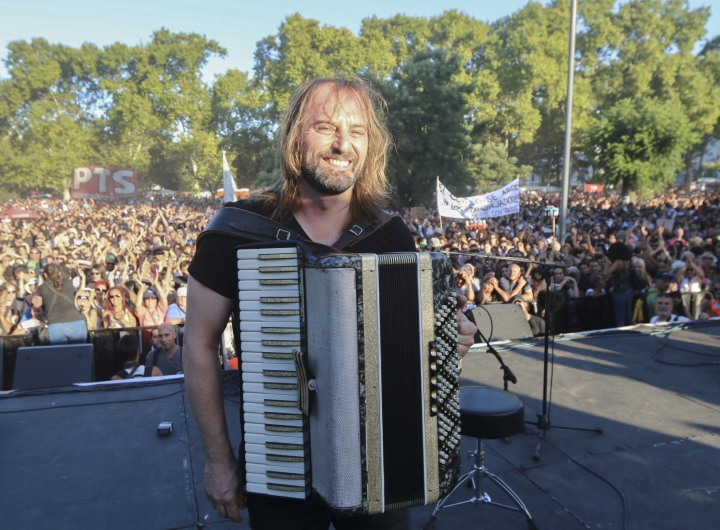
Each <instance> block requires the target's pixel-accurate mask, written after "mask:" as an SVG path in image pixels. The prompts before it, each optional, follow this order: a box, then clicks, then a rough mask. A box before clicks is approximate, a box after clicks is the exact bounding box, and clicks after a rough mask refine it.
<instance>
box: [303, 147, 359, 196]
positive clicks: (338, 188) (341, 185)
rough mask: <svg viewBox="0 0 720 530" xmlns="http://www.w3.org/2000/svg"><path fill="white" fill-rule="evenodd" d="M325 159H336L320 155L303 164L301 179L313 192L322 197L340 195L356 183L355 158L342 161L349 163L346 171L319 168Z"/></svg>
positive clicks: (350, 157)
mask: <svg viewBox="0 0 720 530" xmlns="http://www.w3.org/2000/svg"><path fill="white" fill-rule="evenodd" d="M325 157H337V155H335V154H332V153H321V154H318V155H316V156H315V157H314V158H313V159H312V160H311V161H310V162H309V163H308V164H303V166H302V168H301V174H302V178H303V179H304V180H305V182H307V183H308V185H309V186H310V187H311V188H313V189H314V190H315V191H317V192H319V193H322V194H323V195H331V196H332V195H340V194H341V193H343V192H345V191H347V190H349V189H350V188H351V187H352V186H353V185H354V184H355V183H356V182H357V179H358V176H359V172H358V171H357V169H358V168H356V167H355V166H356V165H357V157H355V156H352V155H351V156H346V157H343V160H349V161H350V164H351V165H350V167H351V168H353V169H354V170H351V169H350V168H348V169H340V168H338V169H334V168H328V167H321V166H320V163H321V161H322V159H323V158H325Z"/></svg>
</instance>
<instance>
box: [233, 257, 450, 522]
mask: <svg viewBox="0 0 720 530" xmlns="http://www.w3.org/2000/svg"><path fill="white" fill-rule="evenodd" d="M313 250H314V251H315V254H317V250H316V249H313ZM237 255H238V282H239V283H238V288H239V296H238V300H239V304H238V307H237V310H238V311H237V315H238V316H239V322H240V326H239V327H240V330H241V333H240V340H239V344H238V350H239V352H240V356H241V361H242V362H241V364H240V368H241V371H242V379H243V410H244V414H243V440H244V448H245V462H246V478H247V486H246V487H247V491H248V492H251V493H262V494H267V495H278V496H285V497H293V498H306V497H307V496H309V495H310V493H311V492H312V490H315V491H316V492H317V493H318V494H319V495H320V496H321V497H322V498H323V499H324V500H325V502H326V503H327V504H328V506H330V507H331V508H332V509H333V510H335V511H339V512H342V513H347V514H372V513H381V512H385V511H389V510H393V509H398V508H405V507H411V506H419V505H424V504H430V503H433V502H436V501H437V500H438V499H439V498H440V497H442V496H444V495H445V494H447V493H448V492H449V491H450V490H451V489H452V487H454V485H455V484H456V482H457V478H458V472H459V466H460V461H459V447H460V419H459V394H458V388H459V385H458V376H459V370H458V363H457V323H456V317H455V306H456V301H455V289H454V275H453V270H452V266H451V264H450V263H449V261H448V260H447V259H446V258H445V257H444V256H443V255H442V254H435V253H396V254H383V255H375V254H324V255H314V254H313V252H312V251H311V250H310V249H309V248H308V247H307V246H305V245H303V244H300V243H297V244H294V245H293V244H290V243H284V244H282V246H277V245H275V246H271V247H268V246H267V245H263V246H260V245H245V246H242V247H238V251H237ZM298 352H302V353H306V356H305V355H300V354H299V353H298ZM302 358H305V359H306V362H305V364H303V363H302V361H301V359H302ZM296 359H297V360H296ZM298 388H299V389H300V392H298ZM303 403H308V406H307V407H305V410H306V411H307V412H309V416H308V415H307V414H305V413H304V412H301V410H302V409H303Z"/></svg>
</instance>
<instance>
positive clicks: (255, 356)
mask: <svg viewBox="0 0 720 530" xmlns="http://www.w3.org/2000/svg"><path fill="white" fill-rule="evenodd" d="M295 349H297V348H295ZM240 360H241V361H242V362H243V363H253V364H256V363H262V364H265V365H267V366H268V369H269V370H275V369H277V368H276V367H277V365H279V364H281V365H283V366H285V365H287V363H293V365H294V361H293V360H292V357H288V358H286V359H282V358H280V359H273V358H270V357H268V356H265V357H263V354H262V353H260V352H245V351H244V352H242V354H241V355H240Z"/></svg>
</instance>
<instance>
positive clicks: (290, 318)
mask: <svg viewBox="0 0 720 530" xmlns="http://www.w3.org/2000/svg"><path fill="white" fill-rule="evenodd" d="M280 311H282V310H280ZM291 311H292V310H291ZM240 322H241V323H242V322H269V323H271V324H275V323H278V322H293V323H297V324H298V325H299V324H300V310H299V309H298V310H296V311H295V312H294V313H292V314H288V313H285V314H283V313H279V312H278V310H277V309H264V310H263V312H262V313H261V312H260V311H240Z"/></svg>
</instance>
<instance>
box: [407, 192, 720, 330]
mask: <svg viewBox="0 0 720 530" xmlns="http://www.w3.org/2000/svg"><path fill="white" fill-rule="evenodd" d="M559 201H560V199H559V197H558V196H557V194H551V195H547V194H545V195H543V194H536V193H532V192H531V193H528V194H525V195H524V196H523V197H522V198H521V211H520V213H519V214H517V215H515V216H509V217H506V218H501V219H488V220H486V221H484V222H483V224H481V225H479V224H476V225H468V224H463V223H458V222H456V221H454V220H450V222H447V221H445V223H443V225H444V226H443V227H442V228H441V226H440V224H441V223H440V219H439V218H437V217H435V216H434V213H433V212H432V211H431V212H428V214H427V216H426V218H424V219H416V218H412V216H411V213H410V211H405V212H403V217H404V219H405V222H406V224H407V225H408V226H409V227H410V230H411V231H412V232H413V234H414V236H415V237H416V238H417V242H418V248H419V249H420V250H432V251H446V252H448V253H449V255H450V259H451V260H452V261H453V263H454V264H455V268H456V272H457V290H458V293H461V294H464V295H465V296H466V297H467V298H468V301H469V302H468V303H469V305H471V306H472V305H480V304H486V303H491V302H505V303H518V304H520V305H522V306H523V309H524V310H525V314H526V316H527V318H528V320H529V321H531V328H532V329H533V330H534V331H535V330H537V329H538V328H542V326H541V325H540V324H538V323H537V322H536V321H535V320H534V319H532V318H531V317H532V316H533V315H544V311H545V308H546V307H548V306H549V307H551V308H552V309H553V310H554V311H553V312H552V313H553V316H554V317H555V331H572V330H586V329H600V328H607V327H615V326H625V325H630V324H633V323H657V322H665V321H673V322H674V321H686V320H690V319H707V318H712V317H716V316H720V305H718V302H717V301H716V300H715V297H716V296H717V297H718V298H720V277H719V276H718V270H719V269H718V264H719V261H718V258H719V257H720V194H718V193H717V192H705V191H703V192H701V191H696V192H688V191H685V190H674V191H668V192H667V193H665V194H664V195H662V196H660V197H656V198H653V199H650V200H646V201H640V202H638V203H632V202H629V201H627V200H625V199H623V198H622V197H620V196H618V195H617V194H612V193H583V192H575V193H573V194H571V196H570V199H569V202H568V216H567V225H566V234H567V236H566V238H565V240H564V241H561V240H560V237H559V227H555V225H554V222H559V220H558V219H557V218H556V219H553V218H552V217H551V216H549V215H548V213H549V212H548V208H549V207H552V206H557V205H558V203H559ZM500 258H502V259H500ZM512 258H516V261H513V259H512ZM547 263H555V264H559V265H562V266H557V267H553V266H548V265H543V264H547ZM668 299H670V300H672V304H668V302H667V300H668ZM533 323H534V324H533Z"/></svg>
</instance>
